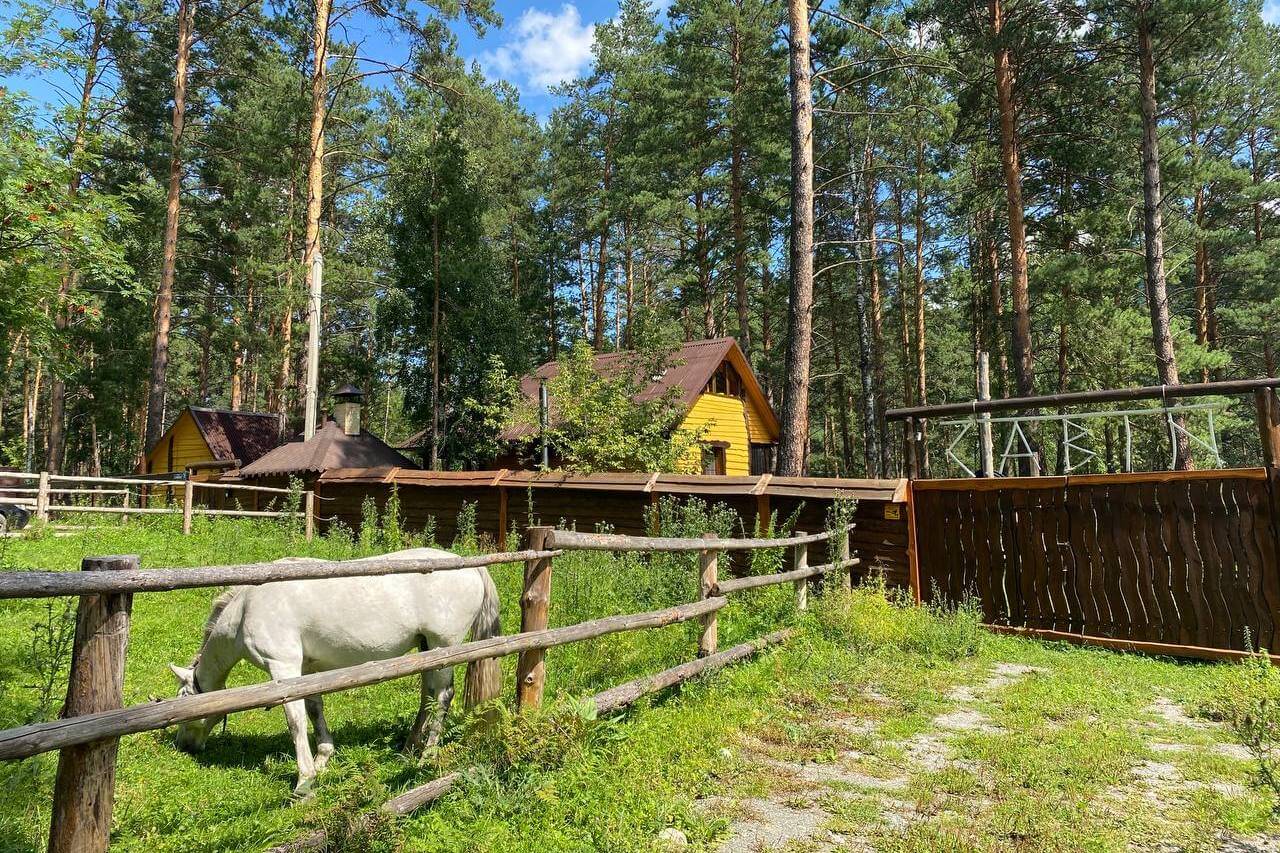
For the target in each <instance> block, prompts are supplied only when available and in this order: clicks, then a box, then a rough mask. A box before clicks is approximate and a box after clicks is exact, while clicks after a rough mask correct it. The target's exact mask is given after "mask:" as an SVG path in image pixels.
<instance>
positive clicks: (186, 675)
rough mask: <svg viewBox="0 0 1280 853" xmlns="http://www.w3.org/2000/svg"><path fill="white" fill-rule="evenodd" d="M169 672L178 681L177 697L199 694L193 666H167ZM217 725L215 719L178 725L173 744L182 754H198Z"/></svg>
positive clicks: (190, 721) (188, 721)
mask: <svg viewBox="0 0 1280 853" xmlns="http://www.w3.org/2000/svg"><path fill="white" fill-rule="evenodd" d="M169 671H170V672H172V673H173V677H174V678H176V679H177V680H178V696H179V698H181V697H183V696H195V695H196V694H198V693H200V692H201V691H200V685H199V684H197V683H196V669H195V664H194V663H192V665H191V666H190V667H181V666H177V665H175V664H169ZM217 724H218V721H217V718H215V717H206V718H204V719H201V720H187V721H186V722H183V723H179V724H178V734H177V735H176V736H175V737H174V739H173V740H174V743H176V744H177V746H178V749H181V750H183V751H184V752H199V751H200V750H202V749H204V744H205V741H207V740H208V739H209V732H211V731H213V727H214V726H215V725H217Z"/></svg>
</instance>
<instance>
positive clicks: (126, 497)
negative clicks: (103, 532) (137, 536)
mask: <svg viewBox="0 0 1280 853" xmlns="http://www.w3.org/2000/svg"><path fill="white" fill-rule="evenodd" d="M131 494H133V490H132V489H130V488H128V487H125V490H124V503H123V504H122V507H123V508H124V509H128V508H129V496H130V495H131ZM120 523H121V524H128V523H129V513H127V512H126V513H124V514H123V515H121V516H120Z"/></svg>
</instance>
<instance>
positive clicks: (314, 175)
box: [302, 0, 332, 438]
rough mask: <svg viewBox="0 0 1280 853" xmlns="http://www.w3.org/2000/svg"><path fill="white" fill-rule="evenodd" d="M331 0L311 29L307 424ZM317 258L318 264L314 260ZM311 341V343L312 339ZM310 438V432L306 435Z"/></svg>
mask: <svg viewBox="0 0 1280 853" xmlns="http://www.w3.org/2000/svg"><path fill="white" fill-rule="evenodd" d="M331 8H332V3H331V0H316V16H315V21H314V23H313V24H312V32H311V129H310V132H309V135H308V137H307V146H308V147H307V152H308V155H307V210H306V220H305V222H306V225H305V227H304V230H303V237H302V239H303V245H302V274H303V276H304V277H305V280H306V281H307V282H308V287H307V290H308V298H307V324H308V336H307V356H306V358H305V359H304V364H305V369H304V370H303V375H304V376H305V377H306V392H305V393H304V394H303V395H302V396H303V400H304V402H303V406H304V409H303V417H304V421H305V422H306V423H307V424H308V425H310V426H313V427H314V425H315V423H316V421H318V420H319V415H318V412H317V409H318V407H319V400H318V399H317V397H318V395H319V391H320V389H319V388H317V387H314V385H315V384H318V383H314V382H313V377H318V376H319V364H313V363H312V358H313V356H312V350H314V351H315V355H314V357H315V359H316V360H317V361H318V360H319V351H320V347H319V341H318V338H319V327H320V311H321V309H320V298H319V294H320V291H321V288H322V286H323V282H322V281H320V280H319V279H320V276H321V275H322V270H323V257H324V247H323V246H322V245H321V243H320V216H321V212H322V210H323V206H324V123H325V111H326V108H327V106H328V94H329V84H328V63H329V13H330V10H331ZM318 259H319V260H320V264H319V265H317V263H316V261H317V260H318ZM313 341H314V343H313ZM306 437H307V438H310V437H311V436H310V435H307V436H306Z"/></svg>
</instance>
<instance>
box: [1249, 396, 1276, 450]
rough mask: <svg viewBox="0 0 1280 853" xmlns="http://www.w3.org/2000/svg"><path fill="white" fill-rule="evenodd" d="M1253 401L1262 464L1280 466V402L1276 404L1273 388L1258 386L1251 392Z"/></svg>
mask: <svg viewBox="0 0 1280 853" xmlns="http://www.w3.org/2000/svg"><path fill="white" fill-rule="evenodd" d="M1253 402H1254V406H1255V408H1256V409H1257V414H1258V438H1259V440H1260V441H1261V443H1262V464H1263V465H1265V466H1266V467H1268V468H1280V404H1277V401H1276V391H1275V389H1274V388H1259V389H1258V390H1257V391H1254V392H1253Z"/></svg>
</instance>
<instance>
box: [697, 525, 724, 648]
mask: <svg viewBox="0 0 1280 853" xmlns="http://www.w3.org/2000/svg"><path fill="white" fill-rule="evenodd" d="M702 538H703V539H715V538H716V535H715V534H714V533H704V534H702ZM719 556H720V552H719V551H714V550H711V549H707V550H705V551H699V552H698V570H699V581H698V592H699V596H698V597H699V598H700V599H706V598H710V597H711V596H713V595H715V591H716V582H717V578H716V573H717V568H718V565H719ZM717 612H718V611H712V612H711V613H708V614H707V615H706V616H703V617H702V635H701V636H700V637H699V638H698V657H700V658H705V657H708V656H710V655H714V654H715V653H716V648H717V647H718V645H719V623H718V622H717V620H716V614H717Z"/></svg>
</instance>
